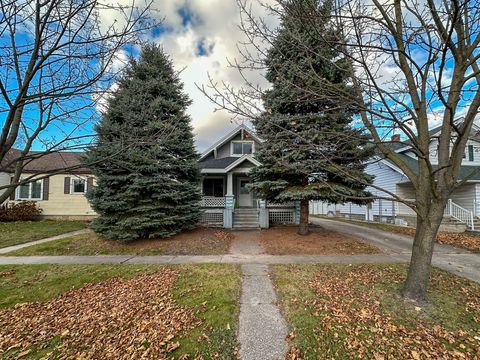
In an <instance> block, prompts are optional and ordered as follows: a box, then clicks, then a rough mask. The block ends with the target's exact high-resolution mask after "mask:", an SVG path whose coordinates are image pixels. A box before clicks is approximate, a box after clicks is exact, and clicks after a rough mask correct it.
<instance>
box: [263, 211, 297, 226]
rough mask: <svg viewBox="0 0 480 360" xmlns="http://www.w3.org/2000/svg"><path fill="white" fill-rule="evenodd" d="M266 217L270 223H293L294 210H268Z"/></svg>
mask: <svg viewBox="0 0 480 360" xmlns="http://www.w3.org/2000/svg"><path fill="white" fill-rule="evenodd" d="M268 219H269V221H270V223H272V224H293V223H295V210H273V209H272V210H269V211H268Z"/></svg>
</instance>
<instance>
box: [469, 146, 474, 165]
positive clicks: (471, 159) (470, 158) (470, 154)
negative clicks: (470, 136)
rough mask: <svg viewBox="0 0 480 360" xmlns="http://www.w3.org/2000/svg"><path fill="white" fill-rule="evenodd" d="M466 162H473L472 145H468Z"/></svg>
mask: <svg viewBox="0 0 480 360" xmlns="http://www.w3.org/2000/svg"><path fill="white" fill-rule="evenodd" d="M468 161H473V145H468Z"/></svg>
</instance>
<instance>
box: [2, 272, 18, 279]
mask: <svg viewBox="0 0 480 360" xmlns="http://www.w3.org/2000/svg"><path fill="white" fill-rule="evenodd" d="M16 272H17V271H16V270H8V271H2V272H0V278H2V277H7V276H10V275H14V274H15V273H16Z"/></svg>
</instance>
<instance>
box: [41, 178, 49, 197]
mask: <svg viewBox="0 0 480 360" xmlns="http://www.w3.org/2000/svg"><path fill="white" fill-rule="evenodd" d="M49 191H50V178H48V177H47V178H45V179H43V194H42V200H48V193H49Z"/></svg>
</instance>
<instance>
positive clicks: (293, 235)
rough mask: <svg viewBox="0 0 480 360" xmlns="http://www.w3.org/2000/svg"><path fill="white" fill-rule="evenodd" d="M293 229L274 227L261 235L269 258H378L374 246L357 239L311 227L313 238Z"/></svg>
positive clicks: (377, 250) (295, 228)
mask: <svg viewBox="0 0 480 360" xmlns="http://www.w3.org/2000/svg"><path fill="white" fill-rule="evenodd" d="M297 231H298V228H297V227H292V226H278V227H272V228H270V229H268V230H262V231H261V232H260V243H261V245H262V247H263V248H264V249H265V252H266V253H267V254H272V255H305V254H308V255H354V254H378V253H380V250H379V249H377V248H376V247H374V246H373V245H370V244H367V243H365V242H363V241H360V240H357V239H355V238H353V237H350V236H347V235H344V234H340V233H337V232H335V231H329V230H325V229H323V228H321V227H315V226H311V227H310V234H308V235H298V234H297Z"/></svg>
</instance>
